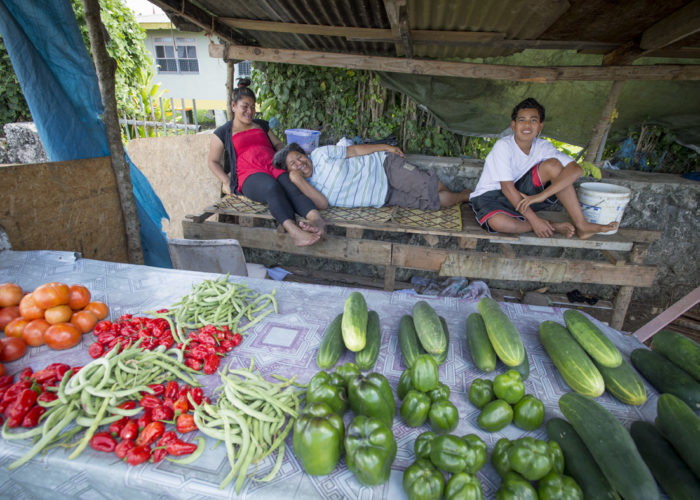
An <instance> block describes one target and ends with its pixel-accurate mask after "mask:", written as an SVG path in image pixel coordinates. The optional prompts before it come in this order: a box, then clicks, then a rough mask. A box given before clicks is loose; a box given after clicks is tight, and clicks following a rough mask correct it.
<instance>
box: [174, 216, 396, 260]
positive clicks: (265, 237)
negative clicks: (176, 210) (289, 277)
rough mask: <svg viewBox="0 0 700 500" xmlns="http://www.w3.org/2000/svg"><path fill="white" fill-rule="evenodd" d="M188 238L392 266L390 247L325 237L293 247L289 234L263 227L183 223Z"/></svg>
mask: <svg viewBox="0 0 700 500" xmlns="http://www.w3.org/2000/svg"><path fill="white" fill-rule="evenodd" d="M182 232H183V234H184V236H185V238H192V239H199V240H215V239H222V238H234V239H237V240H238V242H239V243H240V244H241V246H242V247H248V248H260V249H263V250H274V251H278V252H287V253H292V254H298V255H310V256H314V257H322V258H326V259H335V260H341V261H344V262H362V263H365V264H376V265H382V266H385V265H391V243H388V242H383V241H373V240H355V239H348V238H345V237H342V236H330V235H325V236H324V237H323V239H322V240H321V241H319V242H318V243H315V244H314V245H311V246H308V247H297V246H294V243H293V241H292V239H291V238H290V237H289V236H288V235H287V234H286V233H284V234H279V233H277V232H276V231H275V230H274V229H269V228H262V227H243V226H239V225H236V224H227V223H223V222H205V223H202V224H195V223H192V222H190V221H182Z"/></svg>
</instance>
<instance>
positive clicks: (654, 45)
mask: <svg viewBox="0 0 700 500" xmlns="http://www.w3.org/2000/svg"><path fill="white" fill-rule="evenodd" d="M698 32H700V0H694V1H693V2H690V3H689V4H688V5H686V6H685V7H681V8H680V9H678V10H677V11H675V12H674V13H673V14H671V15H670V16H668V17H666V18H664V19H662V20H661V21H659V22H658V23H656V24H655V25H653V26H652V27H651V28H649V29H647V30H646V31H645V32H644V33H643V34H642V39H641V40H640V42H639V46H640V47H641V48H642V50H645V51H646V50H656V49H660V48H662V47H666V46H668V45H671V44H672V43H675V42H678V41H680V40H683V39H684V38H687V37H689V36H690V35H694V34H695V33H698Z"/></svg>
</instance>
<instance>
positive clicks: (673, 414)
mask: <svg viewBox="0 0 700 500" xmlns="http://www.w3.org/2000/svg"><path fill="white" fill-rule="evenodd" d="M656 413H657V417H656V427H658V428H659V430H660V431H661V433H662V434H663V435H664V436H666V439H668V440H669V442H670V443H671V445H672V446H673V448H674V449H675V450H676V451H677V452H678V454H679V455H680V457H681V458H682V459H683V461H684V462H685V463H686V465H687V466H688V468H690V470H692V471H693V472H694V473H695V476H696V477H697V478H700V417H698V416H697V415H696V414H695V412H694V411H693V410H691V409H690V408H688V406H687V405H686V404H684V403H683V401H681V400H680V399H679V398H677V397H676V396H674V395H673V394H662V395H661V396H659V400H658V401H657V402H656Z"/></svg>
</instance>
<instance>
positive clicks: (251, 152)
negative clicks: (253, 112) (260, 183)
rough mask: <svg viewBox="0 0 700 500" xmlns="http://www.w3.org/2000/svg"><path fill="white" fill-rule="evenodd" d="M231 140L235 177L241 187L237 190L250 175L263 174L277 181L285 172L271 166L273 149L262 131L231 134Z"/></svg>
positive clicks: (251, 130)
mask: <svg viewBox="0 0 700 500" xmlns="http://www.w3.org/2000/svg"><path fill="white" fill-rule="evenodd" d="M231 139H232V141H233V149H234V150H235V151H236V175H237V176H238V185H239V186H241V187H239V189H241V188H242V187H243V183H244V182H245V180H246V179H247V178H248V176H249V175H251V174H256V173H258V172H263V173H266V174H269V175H271V176H272V177H274V178H275V179H277V178H278V177H279V176H280V175H282V174H283V173H284V172H286V170H281V169H279V168H275V167H273V166H272V157H273V156H274V155H275V149H274V148H273V147H272V144H271V143H270V139H269V138H268V137H267V135H266V134H265V132H264V131H263V130H262V129H260V128H252V129H250V130H244V131H243V132H238V133H236V134H233V136H232V138H231Z"/></svg>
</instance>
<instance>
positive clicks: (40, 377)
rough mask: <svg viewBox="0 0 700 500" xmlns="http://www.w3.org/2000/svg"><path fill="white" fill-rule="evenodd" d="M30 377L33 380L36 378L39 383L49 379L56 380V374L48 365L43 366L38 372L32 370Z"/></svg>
mask: <svg viewBox="0 0 700 500" xmlns="http://www.w3.org/2000/svg"><path fill="white" fill-rule="evenodd" d="M31 377H32V378H33V379H34V380H36V381H37V382H38V383H39V384H44V383H46V382H49V381H51V380H56V374H55V373H54V371H53V370H50V369H49V368H48V367H46V368H44V369H43V370H39V371H38V372H34V374H33V375H32V376H31Z"/></svg>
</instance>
